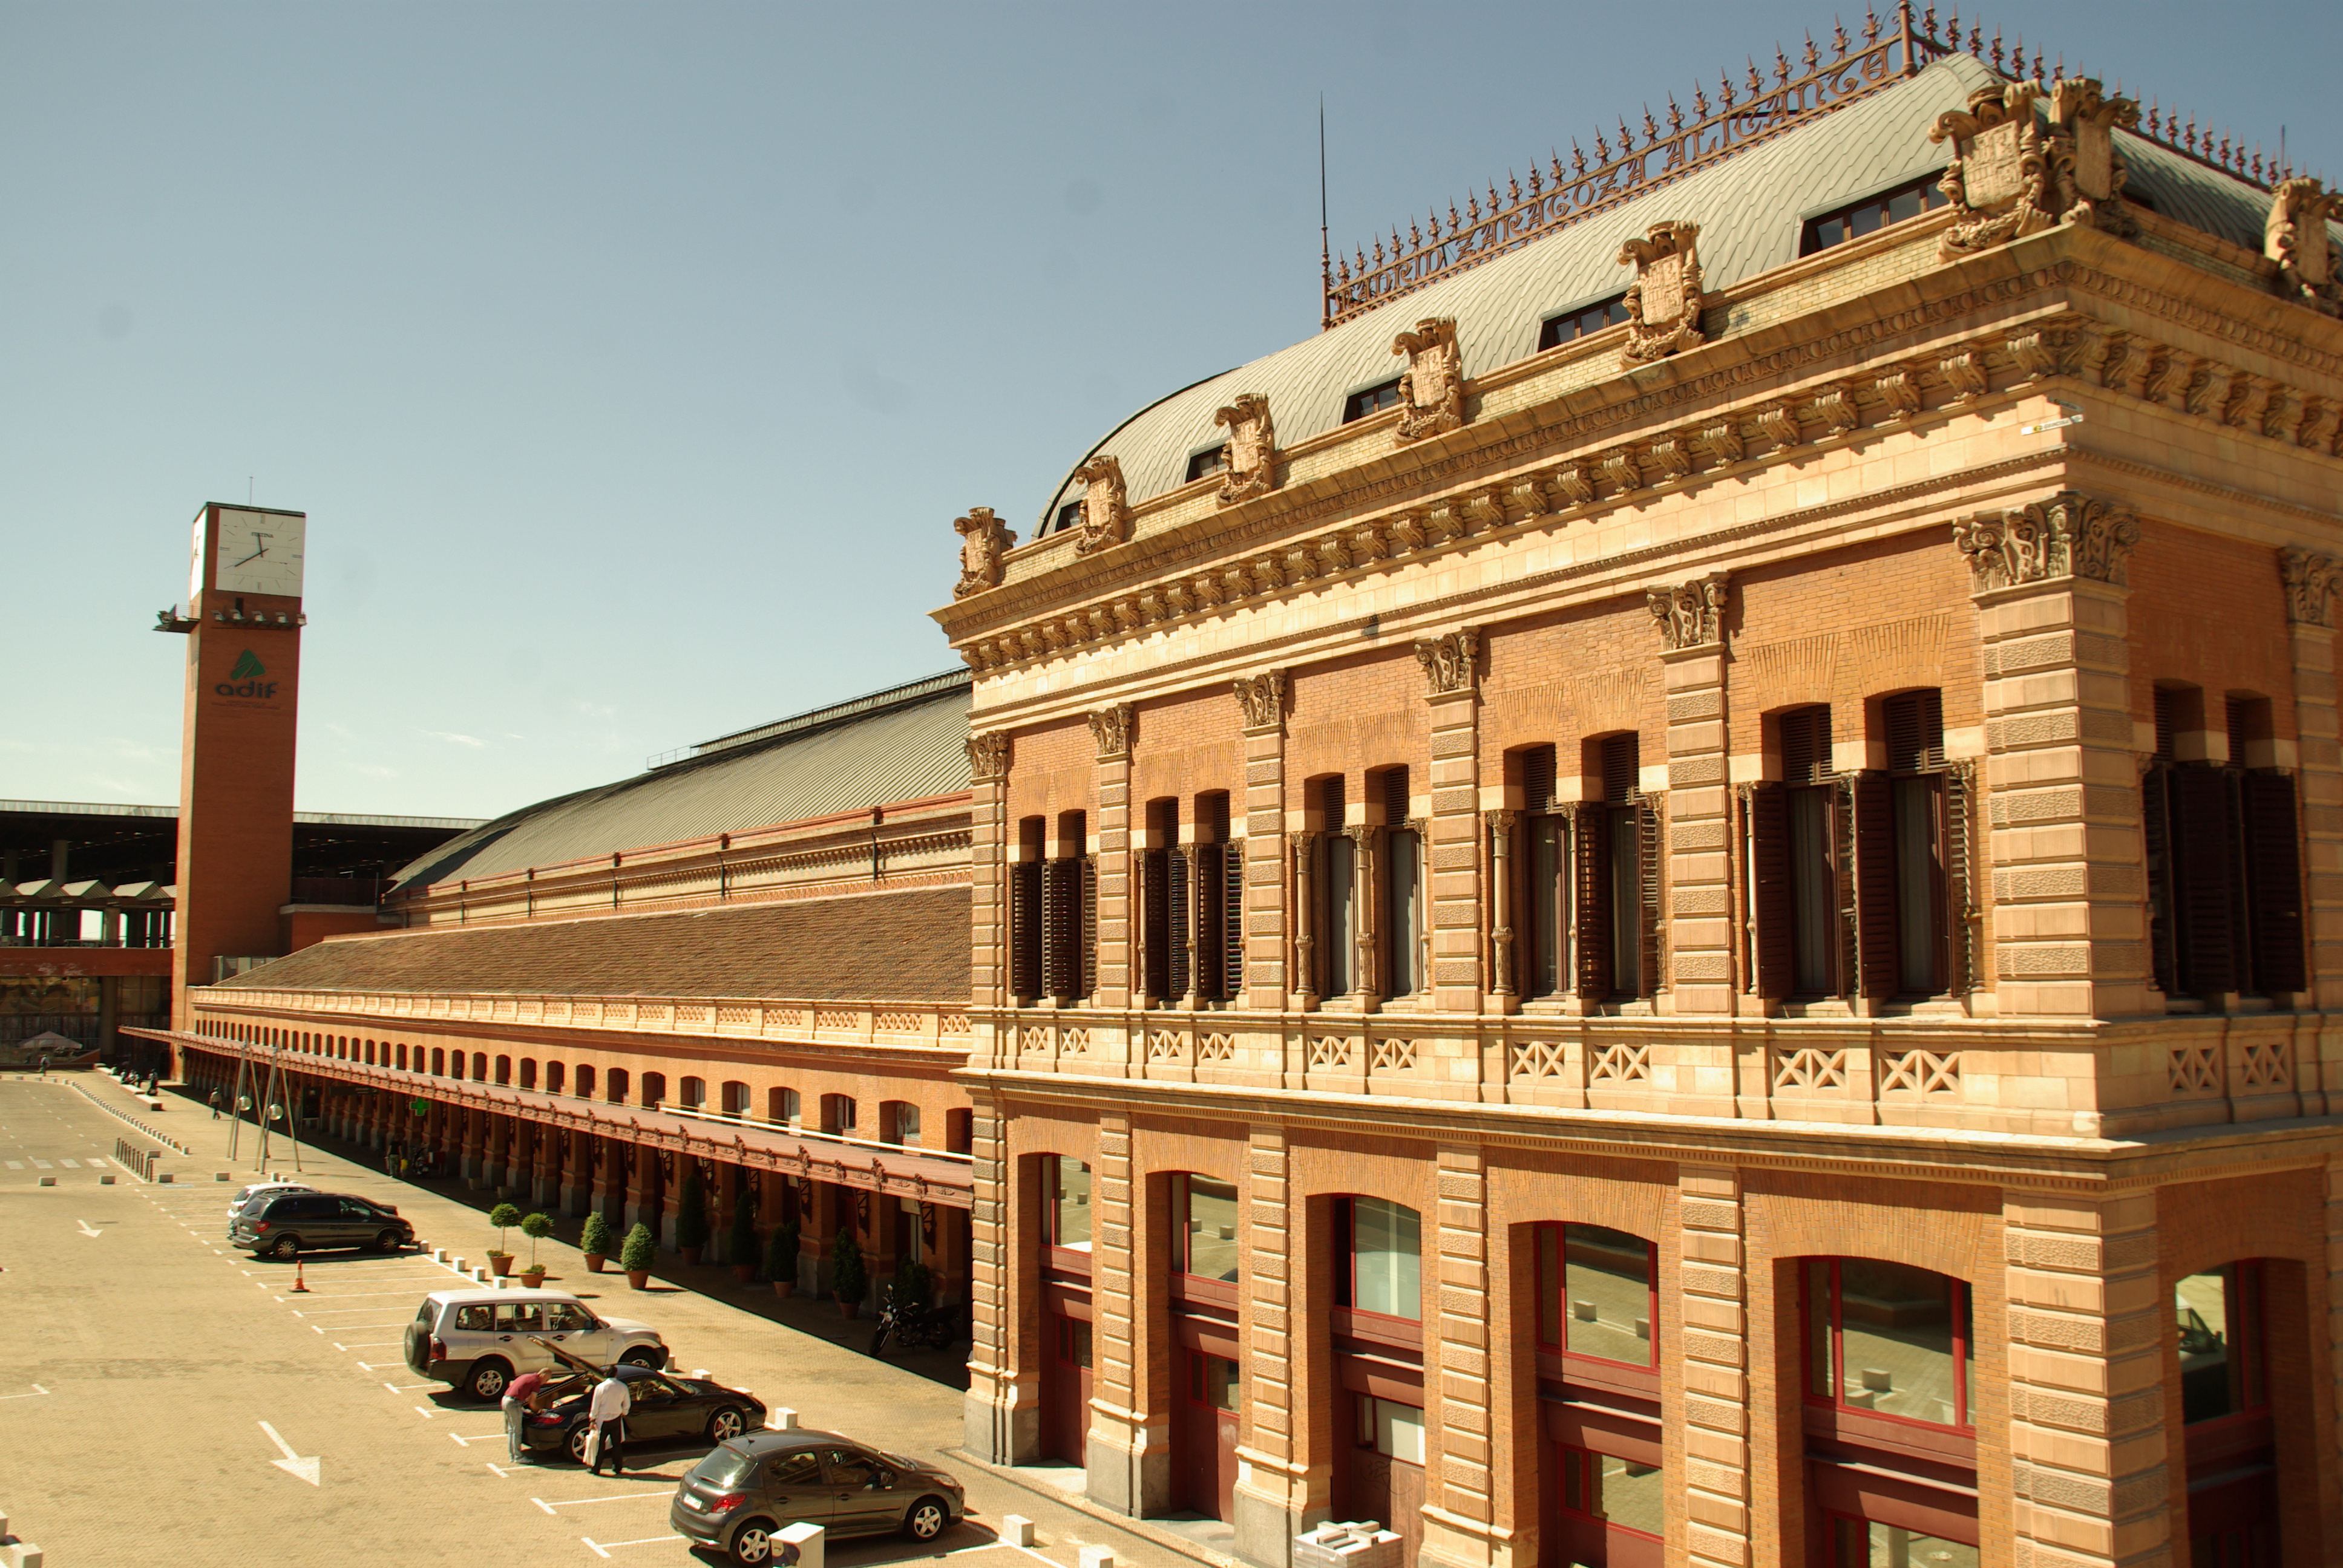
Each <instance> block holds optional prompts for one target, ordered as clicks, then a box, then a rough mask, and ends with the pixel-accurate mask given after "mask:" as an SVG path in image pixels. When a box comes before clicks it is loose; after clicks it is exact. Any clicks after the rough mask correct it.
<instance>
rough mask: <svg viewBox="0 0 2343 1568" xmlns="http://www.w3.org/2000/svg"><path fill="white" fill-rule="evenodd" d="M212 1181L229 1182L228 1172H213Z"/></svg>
mask: <svg viewBox="0 0 2343 1568" xmlns="http://www.w3.org/2000/svg"><path fill="white" fill-rule="evenodd" d="M212 1180H213V1181H226V1180H227V1172H226V1171H213V1172H212Z"/></svg>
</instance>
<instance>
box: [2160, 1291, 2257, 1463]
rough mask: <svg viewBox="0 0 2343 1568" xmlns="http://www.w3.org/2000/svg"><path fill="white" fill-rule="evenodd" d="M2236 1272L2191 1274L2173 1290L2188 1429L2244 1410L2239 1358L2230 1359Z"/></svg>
mask: <svg viewBox="0 0 2343 1568" xmlns="http://www.w3.org/2000/svg"><path fill="white" fill-rule="evenodd" d="M2234 1273H2235V1269H2234V1267H2233V1266H2232V1265H2230V1264H2227V1263H2225V1264H2223V1265H2222V1266H2221V1267H2219V1268H2217V1269H2214V1270H2211V1271H2207V1272H2206V1273H2202V1274H2191V1275H2189V1276H2188V1277H2187V1279H2185V1280H2181V1281H2178V1282H2176V1283H2175V1284H2174V1285H2173V1287H2172V1309H2173V1317H2174V1319H2175V1326H2176V1328H2177V1330H2178V1332H2179V1350H2180V1419H2181V1422H2183V1424H2187V1423H2190V1422H2199V1421H2214V1420H2217V1419H2218V1418H2220V1417H2222V1416H2225V1415H2230V1414H2234V1413H2235V1412H2237V1411H2239V1410H2242V1409H2244V1408H2245V1405H2244V1402H2243V1401H2242V1400H2241V1399H2239V1398H2238V1397H2237V1395H2238V1393H2239V1392H2240V1390H2239V1388H2238V1378H2237V1373H2238V1371H2239V1369H2238V1367H2237V1362H2238V1360H2239V1359H2240V1358H2238V1357H2237V1356H2233V1355H2231V1354H2230V1353H2229V1352H2230V1349H2231V1346H2232V1345H2233V1344H2234V1343H2235V1341H2234V1339H2233V1338H2232V1332H2233V1330H2232V1322H2231V1315H2230V1314H2231V1311H2232V1303H2233V1302H2234V1300H2235V1297H2236V1292H2235V1290H2234V1288H2233V1286H2234V1284H2235V1281H2234V1279H2233V1277H2232V1276H2233V1275H2234Z"/></svg>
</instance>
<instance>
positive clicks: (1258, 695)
mask: <svg viewBox="0 0 2343 1568" xmlns="http://www.w3.org/2000/svg"><path fill="white" fill-rule="evenodd" d="M1236 691H1237V704H1238V706H1239V707H1241V708H1242V709H1244V727H1245V728H1246V729H1249V730H1252V729H1277V728H1278V727H1279V726H1280V725H1282V724H1283V723H1284V722H1285V671H1283V670H1282V669H1265V670H1262V672H1261V673H1260V674H1259V675H1241V676H1239V677H1238V678H1237V681H1236Z"/></svg>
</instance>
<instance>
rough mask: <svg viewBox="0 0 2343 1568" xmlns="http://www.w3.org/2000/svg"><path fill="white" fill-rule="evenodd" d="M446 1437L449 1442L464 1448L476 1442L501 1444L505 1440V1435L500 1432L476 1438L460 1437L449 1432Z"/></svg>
mask: <svg viewBox="0 0 2343 1568" xmlns="http://www.w3.org/2000/svg"><path fill="white" fill-rule="evenodd" d="M447 1436H448V1438H449V1439H450V1440H451V1441H453V1442H458V1443H461V1444H463V1445H464V1446H466V1447H469V1446H470V1445H471V1444H473V1443H476V1442H503V1441H504V1440H505V1434H504V1433H503V1432H488V1433H486V1434H484V1435H481V1436H478V1437H461V1436H458V1434H457V1433H455V1432H449V1433H448V1434H447Z"/></svg>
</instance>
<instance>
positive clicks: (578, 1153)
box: [560, 1132, 594, 1220]
mask: <svg viewBox="0 0 2343 1568" xmlns="http://www.w3.org/2000/svg"><path fill="white" fill-rule="evenodd" d="M562 1136H563V1137H564V1138H566V1139H568V1142H569V1148H568V1151H567V1152H566V1154H565V1156H564V1158H563V1160H562V1161H561V1196H560V1203H561V1211H562V1212H563V1213H565V1214H568V1216H569V1217H570V1218H571V1219H573V1220H583V1219H584V1218H585V1217H586V1216H587V1215H588V1214H590V1213H592V1212H593V1211H594V1166H593V1158H594V1139H593V1136H592V1134H590V1133H585V1132H566V1133H564V1134H562Z"/></svg>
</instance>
